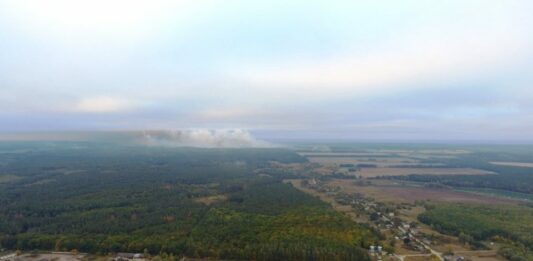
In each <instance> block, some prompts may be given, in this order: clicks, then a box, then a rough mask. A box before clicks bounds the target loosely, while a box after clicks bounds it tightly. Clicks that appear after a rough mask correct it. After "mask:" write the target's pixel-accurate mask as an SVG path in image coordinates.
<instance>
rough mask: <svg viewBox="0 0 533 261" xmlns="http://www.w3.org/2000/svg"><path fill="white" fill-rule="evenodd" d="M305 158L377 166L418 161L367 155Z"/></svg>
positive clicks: (332, 162)
mask: <svg viewBox="0 0 533 261" xmlns="http://www.w3.org/2000/svg"><path fill="white" fill-rule="evenodd" d="M307 159H308V160H309V161H310V162H313V163H319V164H323V165H338V164H375V165H376V166H378V167H387V166H392V165H413V164H417V163H419V161H418V160H413V159H409V158H397V157H396V158H369V157H329V156H328V157H322V156H308V157H307Z"/></svg>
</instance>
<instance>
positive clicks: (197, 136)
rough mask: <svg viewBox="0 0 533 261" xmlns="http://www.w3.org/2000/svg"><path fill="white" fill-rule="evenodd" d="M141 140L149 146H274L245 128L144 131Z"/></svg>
mask: <svg viewBox="0 0 533 261" xmlns="http://www.w3.org/2000/svg"><path fill="white" fill-rule="evenodd" d="M140 142H141V143H142V144H145V145H148V146H168V147H199V148H267V147H274V145H273V144H270V143H268V142H266V141H261V140H258V139H256V138H254V137H253V136H252V134H251V133H250V132H249V131H247V130H243V129H218V130H209V129H188V130H173V131H143V132H142V137H141V140H140Z"/></svg>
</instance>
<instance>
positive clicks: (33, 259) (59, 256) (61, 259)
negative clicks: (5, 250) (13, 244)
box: [12, 252, 84, 261]
mask: <svg viewBox="0 0 533 261" xmlns="http://www.w3.org/2000/svg"><path fill="white" fill-rule="evenodd" d="M83 258H84V255H73V254H70V253H59V252H58V253H47V254H24V255H20V256H17V257H14V258H13V259H12V260H14V261H43V260H54V261H78V260H82V259H83Z"/></svg>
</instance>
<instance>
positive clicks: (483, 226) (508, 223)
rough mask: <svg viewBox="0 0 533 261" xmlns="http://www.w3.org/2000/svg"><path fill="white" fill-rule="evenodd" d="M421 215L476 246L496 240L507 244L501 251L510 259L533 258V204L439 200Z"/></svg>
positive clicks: (436, 225)
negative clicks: (444, 201) (529, 205)
mask: <svg viewBox="0 0 533 261" xmlns="http://www.w3.org/2000/svg"><path fill="white" fill-rule="evenodd" d="M418 219H419V220H420V221H421V222H423V223H426V224H428V225H430V226H432V227H433V228H435V229H436V230H437V231H440V232H442V233H446V234H451V235H455V236H458V237H459V239H460V240H461V241H463V242H464V243H468V244H470V245H471V246H473V247H477V248H483V247H484V244H483V243H482V242H481V241H487V240H491V241H496V242H499V243H502V244H504V245H505V247H503V248H502V249H501V250H500V252H501V253H502V255H504V256H506V257H507V258H509V259H510V260H513V261H514V260H533V208H529V207H523V206H503V205H499V206H487V205H470V204H437V205H430V206H427V211H426V212H424V213H422V214H420V215H419V216H418Z"/></svg>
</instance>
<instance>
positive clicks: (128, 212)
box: [0, 142, 377, 260]
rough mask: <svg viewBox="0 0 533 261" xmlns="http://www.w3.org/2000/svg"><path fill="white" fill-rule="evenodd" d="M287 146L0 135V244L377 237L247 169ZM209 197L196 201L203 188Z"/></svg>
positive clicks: (251, 255) (282, 243) (232, 255)
mask: <svg viewBox="0 0 533 261" xmlns="http://www.w3.org/2000/svg"><path fill="white" fill-rule="evenodd" d="M270 161H276V162H281V163H290V162H303V161H305V159H304V158H302V157H300V156H299V155H298V154H296V153H294V152H292V151H289V150H286V149H278V148H273V149H197V148H167V147H147V146H125V145H121V146H117V145H116V144H107V143H83V142H46V143H45V142H41V143H38V142H17V143H15V142H12V143H5V142H4V143H0V177H2V176H3V177H9V178H5V179H0V244H1V245H0V248H6V249H11V250H16V249H18V250H61V251H71V250H74V249H75V250H77V251H81V252H88V253H94V254H107V253H113V252H145V253H148V254H152V255H165V256H166V255H167V254H172V255H173V256H188V257H214V258H222V259H234V260H250V259H254V260H303V259H308V260H368V259H369V257H368V255H367V253H366V251H365V250H364V248H367V247H368V246H369V245H371V244H373V243H375V242H376V240H377V237H376V235H374V234H373V232H372V231H371V230H370V229H369V228H368V227H366V226H364V225H359V224H357V223H354V222H353V221H351V220H350V219H349V218H348V217H347V216H344V215H343V214H340V213H338V212H335V211H334V210H333V209H332V208H331V207H330V206H329V205H327V204H325V203H323V202H322V201H320V200H319V199H317V198H314V197H312V196H309V195H307V194H305V193H303V192H300V191H298V190H296V189H295V188H293V187H292V186H291V185H289V184H284V183H283V182H282V179H283V177H284V176H285V175H287V174H286V173H277V172H272V173H269V174H262V175H261V174H257V173H255V172H254V170H256V169H258V168H261V169H265V168H268V166H269V162H270ZM210 197H214V198H218V199H219V200H214V201H213V202H207V203H206V202H205V201H203V200H205V199H206V198H210Z"/></svg>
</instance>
